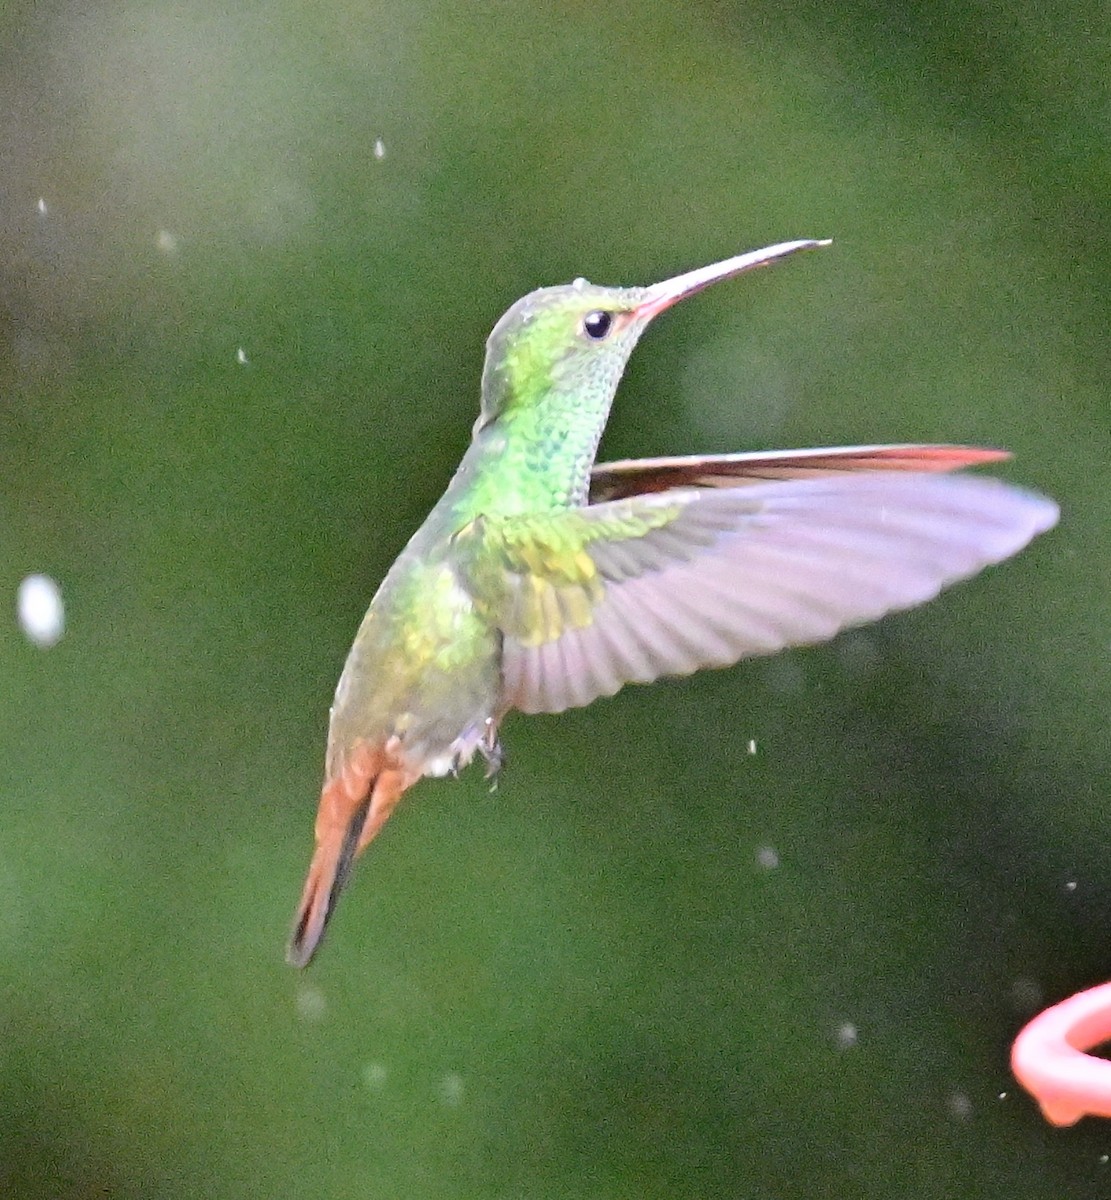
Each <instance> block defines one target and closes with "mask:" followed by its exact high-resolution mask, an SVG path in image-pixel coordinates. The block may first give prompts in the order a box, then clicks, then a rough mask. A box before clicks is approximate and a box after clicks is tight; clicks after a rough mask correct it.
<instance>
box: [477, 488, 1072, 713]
mask: <svg viewBox="0 0 1111 1200" xmlns="http://www.w3.org/2000/svg"><path fill="white" fill-rule="evenodd" d="M1056 519H1057V507H1056V505H1055V504H1053V502H1052V501H1050V500H1047V499H1045V498H1043V497H1041V496H1038V495H1036V494H1034V493H1032V492H1026V491H1023V490H1021V489H1019V488H1015V487H1012V486H1010V485H1008V484H1005V483H1003V482H1001V481H999V480H995V479H985V478H978V477H975V476H960V475H958V476H938V475H930V474H925V473H922V472H920V471H919V472H912V473H900V472H898V471H874V472H864V473H859V474H857V473H849V474H845V473H843V472H836V473H834V472H830V473H825V474H821V475H818V476H816V477H814V478H807V479H797V480H788V481H786V482H755V483H751V484H747V485H745V486H742V487H732V488H728V487H725V488H716V487H709V488H704V489H699V488H693V487H687V488H675V489H669V490H666V491H659V492H654V493H652V494H649V495H641V496H631V497H627V498H625V499H621V500H613V501H609V502H606V503H603V504H597V505H591V506H589V507H586V508H581V509H575V510H571V511H568V512H563V513H557V514H550V515H545V516H542V517H541V516H535V517H531V516H530V517H519V518H514V519H512V520H510V521H506V522H481V521H480V522H477V523H476V525H475V526H474V527H472V529H471V530H470V531H469V532H468V534H467V535H466V537H464V536H463V535H460V539H459V540H460V543H461V544H460V546H459V549H460V551H461V556H460V561H461V563H462V565H463V568H464V570H465V572H466V573H467V575H468V579H469V583H470V585H471V587H472V590H473V594H474V596H475V600H476V603H477V604H478V605H479V606H480V607H482V608H483V609H484V610H485V612H486V613H487V615H488V617H489V618H490V620H492V621H493V622H494V623H495V624H496V625H497V626H498V627H499V628H500V629H501V630H502V633H503V651H504V653H503V663H502V677H503V684H504V688H505V699H506V701H507V703H509V704H511V705H513V706H515V707H517V708H520V709H523V710H524V711H525V712H559V711H560V710H562V709H565V708H573V707H577V706H580V705H584V704H589V703H590V701H591V700H593V699H595V698H596V697H598V696H607V695H612V694H613V693H614V692H616V691H617V690H618V689H619V688H621V687H622V686H623V685H624V684H626V683H631V682H637V683H647V682H649V681H650V680H653V679H656V678H658V677H659V676H661V675H685V674H689V673H690V672H692V671H695V670H697V669H698V668H700V667H709V666H725V665H727V664H729V663H732V662H736V661H737V660H738V659H740V658H745V657H748V656H751V655H757V654H771V653H774V652H775V651H777V650H780V649H783V648H784V647H786V646H796V645H803V644H806V643H810V642H820V641H823V640H825V639H827V638H830V637H832V636H833V635H834V634H835V633H837V632H838V630H841V629H844V628H846V627H848V626H852V625H859V624H861V623H862V622H865V621H870V620H874V619H875V618H877V617H880V616H882V615H883V614H884V613H887V612H892V611H894V610H896V609H903V608H910V607H912V606H913V605H915V604H920V603H922V602H923V601H925V600H929V599H931V598H932V597H933V596H935V595H936V594H937V593H938V591H940V589H941V588H942V587H944V586H945V585H946V584H949V583H952V582H954V581H956V580H958V579H964V578H967V577H968V576H970V575H974V574H975V573H976V572H977V571H979V570H980V569H981V568H982V567H984V566H987V565H988V564H989V563H994V562H999V561H1000V560H1001V559H1004V558H1007V557H1009V556H1010V555H1012V554H1014V553H1015V552H1016V551H1018V550H1019V549H1021V548H1022V547H1023V546H1024V545H1025V544H1026V543H1027V542H1028V541H1029V540H1030V539H1031V538H1032V537H1034V536H1035V535H1036V534H1037V533H1040V532H1042V531H1043V530H1045V529H1048V528H1050V527H1051V526H1052V525H1053V524H1054V523H1055V521H1056ZM463 543H467V544H466V545H464V544H463Z"/></svg>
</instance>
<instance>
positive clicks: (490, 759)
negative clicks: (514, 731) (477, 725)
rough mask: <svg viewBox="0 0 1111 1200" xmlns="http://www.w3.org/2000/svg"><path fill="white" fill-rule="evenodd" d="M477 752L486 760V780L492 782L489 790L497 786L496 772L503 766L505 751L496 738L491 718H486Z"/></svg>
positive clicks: (495, 729)
mask: <svg viewBox="0 0 1111 1200" xmlns="http://www.w3.org/2000/svg"><path fill="white" fill-rule="evenodd" d="M478 752H479V754H481V755H482V757H483V758H484V759H485V760H486V778H487V779H492V780H493V781H494V782H493V784H492V785H491V788H490V790H491V791H493V790H494V788H496V787H497V786H498V772H499V771H500V770H501V769H502V767H503V766H505V750H504V749H503V748H502V744H501V740H500V739H499V738H498V726H497V722H496V721H495V720H494V718H493V717H487V718H486V730H485V732H484V733H483V735H482V741H480V742H479V743H478Z"/></svg>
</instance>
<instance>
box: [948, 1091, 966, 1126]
mask: <svg viewBox="0 0 1111 1200" xmlns="http://www.w3.org/2000/svg"><path fill="white" fill-rule="evenodd" d="M948 1107H949V1114H950V1116H953V1117H955V1118H956V1119H957V1120H958V1121H967V1120H968V1118H969V1117H970V1116H972V1101H971V1100H970V1099H969V1098H968V1096H967V1095H966V1094H965V1093H964V1092H954V1093H953V1094H952V1095H951V1096H950V1097H949V1102H948Z"/></svg>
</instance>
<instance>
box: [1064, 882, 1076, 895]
mask: <svg viewBox="0 0 1111 1200" xmlns="http://www.w3.org/2000/svg"><path fill="white" fill-rule="evenodd" d="M1065 891H1066V892H1075V891H1076V880H1075V879H1070V880H1069V881H1068V883H1066V884H1065Z"/></svg>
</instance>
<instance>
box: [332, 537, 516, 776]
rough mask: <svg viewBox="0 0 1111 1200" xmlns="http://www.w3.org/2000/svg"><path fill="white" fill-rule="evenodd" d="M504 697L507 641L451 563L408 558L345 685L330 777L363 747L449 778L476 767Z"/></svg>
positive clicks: (359, 645) (369, 618)
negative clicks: (471, 764) (385, 749)
mask: <svg viewBox="0 0 1111 1200" xmlns="http://www.w3.org/2000/svg"><path fill="white" fill-rule="evenodd" d="M500 691H501V654H500V641H499V638H498V636H497V633H496V631H495V630H494V629H492V628H491V627H490V625H489V624H488V623H487V622H485V621H484V620H483V619H482V618H481V617H480V616H479V614H478V613H476V612H475V608H474V604H473V602H472V600H471V597H470V595H469V594H468V593H467V591H466V590H465V589H464V588H463V587H462V586H461V585H460V583H459V580H458V577H457V576H456V574H455V572H454V570H453V569H452V568H451V566H450V564H448V563H446V562H443V561H442V560H441V561H440V562H438V563H429V564H421V563H412V562H406V561H405V556H404V555H403V556H402V558H401V559H399V560H398V563H397V564H395V568H394V570H392V571H391V572H390V574H389V575H388V576H387V577H386V580H385V581H384V582H383V584H382V587H381V588H380V589H379V591H378V594H377V595H376V596H375V597H374V600H373V601H372V602H371V606H370V609H369V610H368V612H367V614H366V616H365V617H364V618H363V623H362V625H361V626H360V628H359V632H358V634H357V635H356V637H355V642H354V645H353V646H352V647H351V651H350V653H349V654H348V656H347V662H346V664H345V665H344V668H343V674H342V675H341V676H340V680H339V685H338V686H337V688H336V698H335V703H334V705H333V707H332V712H331V722H330V726H329V734H328V763H327V770H328V775H329V777H334V776H335V775H336V774H337V773H338V772H339V770H341V769H342V764H343V761H344V760H345V759H346V757H347V754H348V753H349V751H350V749H351V748H352V746H354V745H355V744H356V743H357V742H359V741H366V742H369V743H370V744H372V745H385V744H386V743H387V742H388V743H390V744H391V746H392V747H393V748H394V750H395V752H396V753H397V754H398V755H399V756H400V757H401V758H402V759H403V760H404V761H405V762H406V763H407V764H408V765H410V766H411V767H413V768H414V769H415V770H418V771H420V773H421V774H425V775H442V774H445V773H447V772H448V771H450V770H452V769H453V768H454V767H456V766H460V765H462V764H463V763H465V762H467V761H469V759H470V758H471V756H472V755H473V754H474V751H475V749H476V747H477V746H478V744H479V742H480V741H481V740H482V738H483V736H484V733H485V732H486V728H487V721H488V719H490V718H496V717H498V716H500V704H499V698H500ZM394 739H396V740H394Z"/></svg>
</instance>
